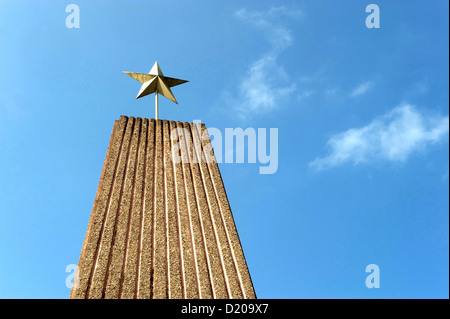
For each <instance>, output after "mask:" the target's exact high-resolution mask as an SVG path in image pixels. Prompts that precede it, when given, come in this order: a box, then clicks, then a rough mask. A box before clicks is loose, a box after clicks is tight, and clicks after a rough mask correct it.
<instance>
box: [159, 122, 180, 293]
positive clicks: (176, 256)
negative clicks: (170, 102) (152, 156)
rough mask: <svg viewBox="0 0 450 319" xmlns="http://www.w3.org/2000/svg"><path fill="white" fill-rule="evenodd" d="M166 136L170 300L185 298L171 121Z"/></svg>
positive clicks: (164, 126) (165, 162)
mask: <svg viewBox="0 0 450 319" xmlns="http://www.w3.org/2000/svg"><path fill="white" fill-rule="evenodd" d="M163 134H164V167H165V170H164V171H165V174H164V176H165V185H166V192H165V194H166V218H167V219H166V221H167V248H168V251H167V256H168V273H169V287H170V289H169V298H171V299H181V298H183V291H184V283H183V272H182V268H183V263H182V258H181V254H182V253H181V251H182V249H181V247H180V245H181V242H180V234H179V228H178V212H177V202H176V194H175V191H174V190H175V181H174V168H173V162H172V159H171V152H172V150H171V147H170V132H169V121H164V122H163Z"/></svg>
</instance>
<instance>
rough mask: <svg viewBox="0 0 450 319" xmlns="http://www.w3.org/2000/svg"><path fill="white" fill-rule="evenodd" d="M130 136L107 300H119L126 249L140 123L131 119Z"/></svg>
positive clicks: (110, 259) (115, 227)
mask: <svg viewBox="0 0 450 319" xmlns="http://www.w3.org/2000/svg"><path fill="white" fill-rule="evenodd" d="M132 122H133V125H132V135H131V141H130V146H129V147H128V154H127V160H126V162H125V175H124V178H123V182H122V188H121V191H120V196H119V207H118V214H117V216H116V221H115V225H114V233H113V238H112V245H111V249H110V254H109V260H108V266H107V271H106V280H105V281H106V290H105V292H104V297H105V298H107V299H117V298H119V291H120V281H121V276H122V268H123V263H124V256H125V253H126V248H127V243H126V240H127V237H128V223H129V218H130V211H131V208H132V201H133V196H132V195H133V193H134V186H135V184H136V183H135V179H134V177H135V164H136V156H137V148H138V147H137V142H138V140H139V133H140V124H141V123H140V121H138V120H137V119H133V121H132Z"/></svg>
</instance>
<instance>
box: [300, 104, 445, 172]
mask: <svg viewBox="0 0 450 319" xmlns="http://www.w3.org/2000/svg"><path fill="white" fill-rule="evenodd" d="M448 134H449V117H448V116H431V115H425V114H422V113H420V112H419V111H418V110H416V108H415V107H414V106H412V105H409V104H403V105H401V106H399V107H396V108H394V109H393V110H392V111H391V112H389V113H388V114H386V115H384V116H382V117H380V118H377V119H375V120H373V121H372V122H371V123H370V124H368V125H367V126H364V127H361V128H352V129H349V130H347V131H345V132H342V133H339V134H336V135H334V136H332V137H331V138H330V139H329V140H328V142H327V146H328V147H329V148H330V154H329V155H328V156H326V157H323V158H317V159H315V160H314V161H312V162H311V163H310V164H309V166H310V167H311V168H312V169H314V170H318V171H320V170H323V169H327V168H331V167H334V166H338V165H341V164H344V163H353V164H355V165H356V164H360V163H366V162H370V161H372V160H387V161H405V160H406V159H407V158H408V157H409V156H410V155H411V154H412V153H414V152H416V151H419V150H423V149H425V147H426V146H427V145H428V144H434V143H437V142H440V141H442V140H444V139H445V137H447V136H448Z"/></svg>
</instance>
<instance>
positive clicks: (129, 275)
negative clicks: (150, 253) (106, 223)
mask: <svg viewBox="0 0 450 319" xmlns="http://www.w3.org/2000/svg"><path fill="white" fill-rule="evenodd" d="M146 130H147V124H146V121H142V119H141V118H137V119H136V128H135V131H136V133H137V134H138V138H137V146H136V148H137V155H136V156H135V164H134V177H133V180H134V183H133V190H132V194H131V204H130V210H129V217H128V230H127V234H126V238H125V252H124V260H123V263H122V274H121V276H120V288H119V298H126V299H131V298H134V295H135V287H136V282H137V280H136V277H137V271H136V265H137V264H138V257H139V256H138V254H139V244H140V243H139V239H140V238H139V237H140V225H141V215H142V214H141V208H142V193H143V187H144V185H143V184H144V171H145V150H146Z"/></svg>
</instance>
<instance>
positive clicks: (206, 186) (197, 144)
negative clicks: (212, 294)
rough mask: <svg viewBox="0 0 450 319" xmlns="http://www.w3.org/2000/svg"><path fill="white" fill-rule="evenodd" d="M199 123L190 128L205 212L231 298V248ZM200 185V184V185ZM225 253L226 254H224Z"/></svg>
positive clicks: (224, 290)
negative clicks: (206, 159)
mask: <svg viewBox="0 0 450 319" xmlns="http://www.w3.org/2000/svg"><path fill="white" fill-rule="evenodd" d="M197 125H199V124H195V123H192V124H190V126H189V128H190V129H191V134H192V140H193V144H194V145H193V146H194V147H193V150H194V154H195V156H196V158H197V160H198V169H199V174H200V179H201V187H202V192H203V194H204V203H205V214H207V215H206V216H205V217H206V219H207V220H208V222H209V223H210V224H211V228H212V233H213V235H214V236H213V239H211V245H213V240H214V243H215V245H216V247H217V252H218V255H217V256H215V257H216V259H217V261H218V263H219V264H220V268H221V271H222V272H221V273H222V275H223V285H222V283H220V286H219V287H220V289H221V290H222V293H223V295H224V296H223V297H221V298H231V291H230V285H229V275H228V272H229V269H227V268H229V267H228V266H229V264H230V260H229V258H227V257H229V255H230V254H229V248H228V245H227V243H226V242H224V233H223V226H222V224H221V222H220V220H218V219H220V216H217V213H218V207H217V203H216V202H214V198H211V195H210V194H211V192H212V190H211V188H212V186H211V180H210V179H209V176H208V175H207V174H205V165H206V164H205V160H204V158H203V154H202V146H201V140H200V137H199V136H198V134H197V132H196V129H195V127H196V126H197ZM199 187H200V186H199ZM224 255H225V256H224Z"/></svg>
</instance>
